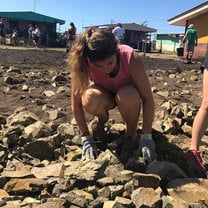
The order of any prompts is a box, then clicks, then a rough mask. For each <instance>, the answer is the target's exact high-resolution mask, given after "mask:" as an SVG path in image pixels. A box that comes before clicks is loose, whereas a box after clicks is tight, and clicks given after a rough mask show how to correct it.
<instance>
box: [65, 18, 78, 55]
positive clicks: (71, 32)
mask: <svg viewBox="0 0 208 208" xmlns="http://www.w3.org/2000/svg"><path fill="white" fill-rule="evenodd" d="M76 32H77V29H76V27H75V25H74V23H73V22H71V23H70V27H69V29H68V30H67V34H66V52H67V53H68V52H69V51H70V50H71V47H72V46H73V45H74V42H75V39H76Z"/></svg>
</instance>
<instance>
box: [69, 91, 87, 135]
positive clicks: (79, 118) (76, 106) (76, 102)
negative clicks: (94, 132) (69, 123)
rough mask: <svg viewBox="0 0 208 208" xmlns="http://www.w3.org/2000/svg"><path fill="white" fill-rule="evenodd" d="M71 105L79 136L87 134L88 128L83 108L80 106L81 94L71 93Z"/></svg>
mask: <svg viewBox="0 0 208 208" xmlns="http://www.w3.org/2000/svg"><path fill="white" fill-rule="evenodd" d="M71 105H72V112H73V114H74V118H75V120H76V122H77V125H78V127H79V130H80V134H81V136H87V135H89V129H88V126H87V123H86V119H85V114H84V110H83V107H82V102H81V96H80V95H78V94H73V93H72V95H71Z"/></svg>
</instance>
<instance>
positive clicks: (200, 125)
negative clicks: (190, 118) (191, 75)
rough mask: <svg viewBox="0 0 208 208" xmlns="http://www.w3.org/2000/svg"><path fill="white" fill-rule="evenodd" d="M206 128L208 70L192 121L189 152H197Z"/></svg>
mask: <svg viewBox="0 0 208 208" xmlns="http://www.w3.org/2000/svg"><path fill="white" fill-rule="evenodd" d="M207 127H208V70H207V69H205V70H204V74H203V98H202V103H201V106H200V108H199V111H198V113H197V115H196V117H195V119H194V123H193V129H192V139H191V146H190V149H191V150H199V143H200V141H201V138H202V136H203V135H204V133H205V131H206V129H207Z"/></svg>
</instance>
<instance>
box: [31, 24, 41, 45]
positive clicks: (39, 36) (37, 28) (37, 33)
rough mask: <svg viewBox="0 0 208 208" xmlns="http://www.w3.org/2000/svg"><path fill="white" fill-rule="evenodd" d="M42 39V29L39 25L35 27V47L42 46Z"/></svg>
mask: <svg viewBox="0 0 208 208" xmlns="http://www.w3.org/2000/svg"><path fill="white" fill-rule="evenodd" d="M40 38H41V32H40V28H39V27H38V25H35V30H34V31H33V43H34V45H35V47H39V46H40V42H41V39H40Z"/></svg>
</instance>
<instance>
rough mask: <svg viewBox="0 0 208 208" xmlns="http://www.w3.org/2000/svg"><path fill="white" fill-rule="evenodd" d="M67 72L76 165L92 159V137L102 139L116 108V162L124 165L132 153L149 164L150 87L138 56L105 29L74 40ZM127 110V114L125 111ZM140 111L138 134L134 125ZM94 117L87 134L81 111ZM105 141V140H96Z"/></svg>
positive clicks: (151, 152) (152, 156)
mask: <svg viewBox="0 0 208 208" xmlns="http://www.w3.org/2000/svg"><path fill="white" fill-rule="evenodd" d="M68 60H69V67H70V72H71V82H72V90H71V106H72V111H73V114H74V117H75V120H76V122H77V125H78V127H79V130H80V135H81V140H82V145H83V146H82V148H83V153H82V159H83V160H89V159H95V158H96V156H97V148H96V145H95V140H94V138H96V135H99V134H100V135H105V130H104V127H105V124H106V123H107V121H108V120H109V111H110V110H111V109H113V108H114V107H115V106H117V107H118V110H119V112H120V113H121V115H122V117H123V119H124V121H125V123H126V126H127V129H126V134H125V136H124V140H123V147H122V149H121V154H120V159H121V161H122V162H123V163H126V162H127V161H128V159H129V158H130V157H131V156H132V154H133V151H134V150H135V149H137V150H138V148H139V150H140V153H141V152H143V158H144V160H146V161H148V162H151V161H152V160H154V159H155V150H154V141H153V140H152V134H151V131H152V122H153V118H154V101H153V95H152V92H151V87H150V83H149V80H148V77H147V75H146V72H145V70H144V66H143V64H142V62H141V60H140V58H139V55H138V53H137V52H136V51H135V50H134V49H133V48H131V47H129V46H127V45H121V44H118V42H117V40H116V38H115V36H114V34H113V33H112V31H111V30H108V29H99V28H98V29H94V28H89V29H87V30H86V31H85V32H84V33H83V34H81V35H80V37H79V39H78V41H77V42H76V44H75V45H74V46H73V48H72V50H71V52H70V54H69V59H68ZM129 109H132V110H129ZM141 109H142V110H143V126H142V134H141V135H138V132H137V125H138V120H139V116H140V110H141ZM84 110H85V111H86V112H87V113H89V114H90V115H94V116H95V119H94V120H93V121H92V122H91V124H92V125H91V126H92V133H91V132H90V129H89V128H88V125H87V123H86V118H85V113H84V112H85V111H84ZM102 138H103V139H105V136H104V137H102Z"/></svg>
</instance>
